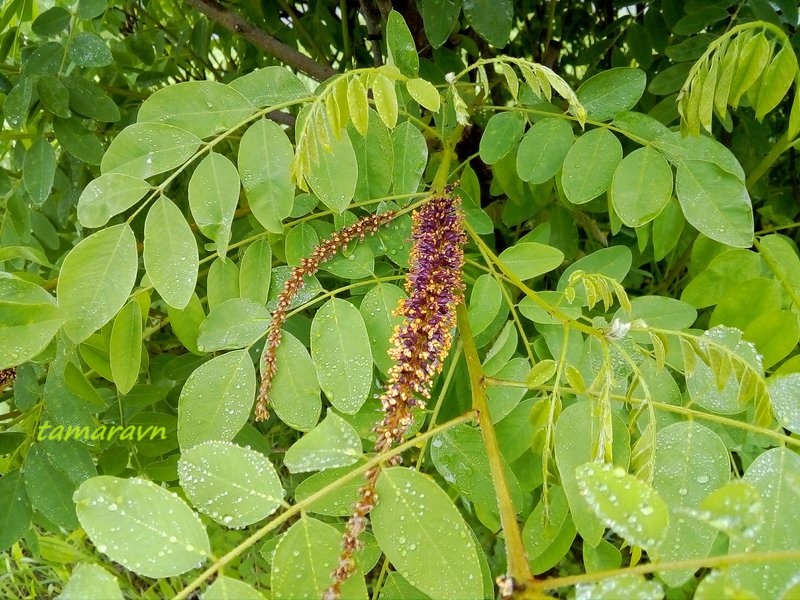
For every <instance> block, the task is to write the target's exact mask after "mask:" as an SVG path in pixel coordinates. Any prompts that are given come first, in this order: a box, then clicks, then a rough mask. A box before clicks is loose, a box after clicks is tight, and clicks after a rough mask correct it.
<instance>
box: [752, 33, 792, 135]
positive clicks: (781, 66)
mask: <svg viewBox="0 0 800 600" xmlns="http://www.w3.org/2000/svg"><path fill="white" fill-rule="evenodd" d="M796 73H797V56H795V53H794V50H793V49H792V47H791V46H790V45H789V44H784V45H783V46H782V47H781V49H780V51H779V52H778V53H777V54H776V55H775V58H773V59H772V62H771V63H770V64H769V66H768V67H767V70H766V71H764V79H763V80H762V82H761V88H760V89H759V92H758V102H757V103H756V106H755V108H756V119H758V120H759V121H761V120H762V119H763V118H764V117H765V116H766V114H767V113H768V112H770V111H771V110H772V109H774V108H775V107H776V106H778V104H779V103H780V101H781V100H783V98H784V96H786V94H787V92H788V91H789V88H790V87H791V85H792V82H793V81H794V78H795V74H796ZM795 93H796V92H795Z"/></svg>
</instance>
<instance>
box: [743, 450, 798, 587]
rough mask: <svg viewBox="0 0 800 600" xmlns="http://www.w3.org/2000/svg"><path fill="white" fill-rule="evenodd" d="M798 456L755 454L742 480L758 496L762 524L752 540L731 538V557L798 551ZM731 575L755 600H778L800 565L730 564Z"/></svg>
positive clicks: (782, 452)
mask: <svg viewBox="0 0 800 600" xmlns="http://www.w3.org/2000/svg"><path fill="white" fill-rule="evenodd" d="M798 477H800V457H799V456H797V454H795V453H794V452H792V451H791V450H789V449H787V448H773V449H771V450H767V451H766V452H764V453H762V454H761V455H759V456H758V457H757V458H756V459H755V460H754V461H753V463H752V464H751V465H750V467H749V468H748V469H747V472H746V473H745V474H744V478H743V480H744V481H745V482H747V483H750V484H751V485H753V486H754V487H755V488H756V490H758V492H759V493H760V494H761V501H762V503H763V507H764V524H763V525H762V526H761V528H760V529H759V530H758V535H757V536H756V537H754V538H733V539H731V541H730V550H729V552H730V553H731V554H736V553H739V552H776V551H781V550H794V551H797V550H798V540H800V490H798V486H797V481H798ZM730 569H731V575H732V577H733V579H734V581H736V582H737V583H739V584H740V585H741V586H742V587H743V588H745V589H747V590H749V591H751V592H753V593H754V594H755V596H756V597H758V598H772V597H779V596H780V594H781V591H782V590H784V589H786V587H787V586H788V585H789V584H790V582H794V581H795V580H796V577H797V573H798V569H800V562H798V561H796V560H795V561H781V562H773V563H761V564H757V563H752V564H741V565H732V566H731V567H730Z"/></svg>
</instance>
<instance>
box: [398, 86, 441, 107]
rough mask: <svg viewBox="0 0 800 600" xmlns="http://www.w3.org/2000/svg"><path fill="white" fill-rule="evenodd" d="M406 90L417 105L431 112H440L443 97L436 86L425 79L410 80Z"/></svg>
mask: <svg viewBox="0 0 800 600" xmlns="http://www.w3.org/2000/svg"><path fill="white" fill-rule="evenodd" d="M406 89H407V90H408V93H409V94H410V95H411V97H412V98H413V99H414V100H416V101H417V103H418V104H419V105H420V106H422V107H424V108H427V109H428V110H429V111H431V112H439V108H440V106H441V100H442V99H441V96H439V92H438V91H437V90H436V88H435V87H434V85H433V84H432V83H431V82H429V81H427V80H425V79H409V80H408V81H406Z"/></svg>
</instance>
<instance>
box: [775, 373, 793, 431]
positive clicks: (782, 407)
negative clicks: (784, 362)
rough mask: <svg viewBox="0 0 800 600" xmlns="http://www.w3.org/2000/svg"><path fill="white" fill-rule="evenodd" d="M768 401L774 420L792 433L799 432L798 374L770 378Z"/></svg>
mask: <svg viewBox="0 0 800 600" xmlns="http://www.w3.org/2000/svg"><path fill="white" fill-rule="evenodd" d="M768 386H769V399H770V401H771V402H772V408H773V410H774V411H775V418H776V419H777V420H778V423H780V424H781V426H783V427H784V428H786V429H788V430H789V431H792V432H794V433H797V432H800V405H798V402H797V399H798V398H800V373H789V374H788V375H782V376H775V377H772V378H770V380H769V382H768Z"/></svg>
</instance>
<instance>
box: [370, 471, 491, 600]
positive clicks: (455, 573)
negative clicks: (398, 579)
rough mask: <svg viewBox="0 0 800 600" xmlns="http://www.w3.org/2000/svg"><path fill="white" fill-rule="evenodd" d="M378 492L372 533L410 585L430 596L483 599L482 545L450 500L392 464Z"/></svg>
mask: <svg viewBox="0 0 800 600" xmlns="http://www.w3.org/2000/svg"><path fill="white" fill-rule="evenodd" d="M377 493H378V496H379V497H380V498H381V501H380V502H378V504H377V505H376V506H375V508H374V509H373V510H372V513H371V519H372V530H373V533H374V535H375V538H376V539H377V540H378V544H379V545H380V547H381V550H383V552H384V554H386V556H387V558H388V559H389V561H390V562H391V563H392V565H393V566H394V567H395V569H397V571H398V572H399V573H400V574H401V575H402V576H403V577H405V578H406V579H407V580H408V582H409V583H410V584H411V585H413V586H414V587H416V588H418V589H420V590H421V591H422V592H424V593H425V594H427V595H429V596H431V597H432V598H482V597H483V584H482V581H481V568H480V562H479V560H478V549H477V547H476V546H475V543H474V542H473V540H472V536H471V535H470V534H469V529H468V526H467V524H466V523H465V522H464V519H463V517H462V516H461V514H460V513H459V512H458V510H457V509H456V507H455V506H454V505H453V502H452V500H450V498H449V497H448V496H447V494H445V493H444V491H442V489H441V488H440V487H439V486H437V485H436V484H435V483H434V482H433V480H432V479H430V478H429V477H428V476H427V475H424V474H422V473H418V472H416V471H411V470H409V469H405V468H401V467H392V468H389V469H386V470H384V471H383V472H382V473H381V475H380V477H379V478H378V484H377ZM454 556H458V557H459V560H457V561H455V560H453V559H452V558H453V557H454Z"/></svg>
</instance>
